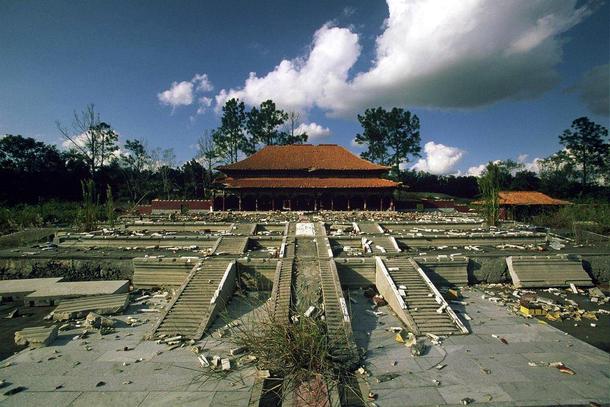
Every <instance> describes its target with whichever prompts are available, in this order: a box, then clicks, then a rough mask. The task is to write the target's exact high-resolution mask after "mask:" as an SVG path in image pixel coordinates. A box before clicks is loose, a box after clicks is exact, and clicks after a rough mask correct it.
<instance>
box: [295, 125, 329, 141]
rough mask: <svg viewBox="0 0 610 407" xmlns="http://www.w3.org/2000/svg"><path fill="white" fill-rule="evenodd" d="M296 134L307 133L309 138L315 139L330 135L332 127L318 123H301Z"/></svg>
mask: <svg viewBox="0 0 610 407" xmlns="http://www.w3.org/2000/svg"><path fill="white" fill-rule="evenodd" d="M294 133H295V134H302V133H307V136H309V138H308V140H309V141H311V140H315V139H319V138H324V137H328V136H330V129H329V128H328V127H322V126H321V125H319V124H318V123H314V122H312V123H307V124H305V123H301V124H300V125H299V127H297V128H296V129H295V130H294Z"/></svg>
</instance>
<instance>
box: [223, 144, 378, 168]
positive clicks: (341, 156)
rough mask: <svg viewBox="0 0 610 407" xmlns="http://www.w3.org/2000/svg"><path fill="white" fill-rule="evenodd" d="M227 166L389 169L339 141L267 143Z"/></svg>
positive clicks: (225, 166)
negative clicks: (329, 142)
mask: <svg viewBox="0 0 610 407" xmlns="http://www.w3.org/2000/svg"><path fill="white" fill-rule="evenodd" d="M218 169H219V170H220V171H224V170H378V171H379V170H388V169H389V168H388V167H385V166H383V165H378V164H374V163H372V162H370V161H367V160H364V159H362V158H360V157H358V156H356V155H355V154H353V153H352V152H351V151H349V150H347V149H346V148H345V147H342V146H339V145H337V144H320V145H317V146H314V145H312V144H293V145H288V146H266V147H264V148H263V149H261V150H259V151H257V152H256V153H254V154H252V155H251V156H250V157H247V158H245V159H243V160H241V161H238V162H236V163H234V164H229V165H224V166H221V167H219V168H218Z"/></svg>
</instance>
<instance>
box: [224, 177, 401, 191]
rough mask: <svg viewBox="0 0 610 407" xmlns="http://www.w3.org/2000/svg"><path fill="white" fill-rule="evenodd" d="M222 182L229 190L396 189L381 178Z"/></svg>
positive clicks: (312, 178)
mask: <svg viewBox="0 0 610 407" xmlns="http://www.w3.org/2000/svg"><path fill="white" fill-rule="evenodd" d="M222 182H223V183H224V184H225V185H226V186H227V187H228V188H230V189H234V188H238V189H241V188H300V189H303V188H312V189H313V188H316V189H330V188H335V189H337V188H349V189H355V188H396V187H398V185H400V184H399V183H398V182H394V181H390V180H387V179H383V178H315V177H311V178H310V177H307V178H276V177H256V178H232V177H227V178H225V179H223V180H222Z"/></svg>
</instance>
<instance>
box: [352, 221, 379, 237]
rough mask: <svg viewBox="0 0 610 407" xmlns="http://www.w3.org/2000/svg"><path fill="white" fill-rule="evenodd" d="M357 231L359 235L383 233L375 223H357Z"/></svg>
mask: <svg viewBox="0 0 610 407" xmlns="http://www.w3.org/2000/svg"><path fill="white" fill-rule="evenodd" d="M358 229H360V233H363V234H365V235H371V234H379V233H383V229H382V227H381V226H380V225H379V223H376V222H366V223H365V222H359V223H358Z"/></svg>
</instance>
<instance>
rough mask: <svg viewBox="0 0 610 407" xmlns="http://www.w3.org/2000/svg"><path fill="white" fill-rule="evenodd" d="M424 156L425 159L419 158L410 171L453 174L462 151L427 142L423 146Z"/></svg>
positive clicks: (462, 153) (462, 154)
mask: <svg viewBox="0 0 610 407" xmlns="http://www.w3.org/2000/svg"><path fill="white" fill-rule="evenodd" d="M424 155H425V157H423V158H420V159H419V160H418V161H417V162H416V163H415V165H413V166H412V167H411V169H412V170H417V171H424V172H429V173H431V174H436V175H444V174H449V173H451V172H453V170H454V168H455V166H456V165H457V164H458V163H459V162H460V160H461V159H462V157H463V156H464V151H463V150H461V149H459V148H457V147H450V146H446V145H444V144H440V143H435V142H434V141H429V142H427V143H426V144H425V145H424Z"/></svg>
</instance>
